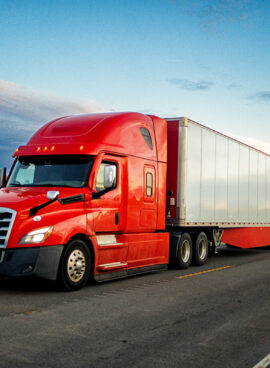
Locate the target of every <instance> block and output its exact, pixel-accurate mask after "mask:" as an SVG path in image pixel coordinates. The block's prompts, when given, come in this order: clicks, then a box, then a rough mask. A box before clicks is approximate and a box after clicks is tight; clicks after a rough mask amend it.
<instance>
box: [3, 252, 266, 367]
mask: <svg viewBox="0 0 270 368" xmlns="http://www.w3.org/2000/svg"><path fill="white" fill-rule="evenodd" d="M269 265H270V249H268V248H265V249H257V250H238V249H228V248H226V247H223V248H221V249H220V252H219V254H218V255H216V256H214V257H211V258H210V259H209V260H208V262H207V264H206V265H204V266H202V267H190V268H189V269H188V270H185V271H180V270H171V269H170V270H168V271H165V272H160V273H154V274H147V275H142V276H136V277H132V278H129V279H124V280H118V281H113V282H107V283H103V284H99V285H89V286H87V287H85V288H84V289H82V290H80V291H78V292H74V293H64V292H59V291H57V290H56V288H55V287H54V285H53V284H52V283H49V282H45V281H42V280H36V279H16V280H1V281H0V342H1V346H2V348H1V350H0V367H1V368H2V367H5V368H6V367H13V368H16V367H18V368H19V367H20V368H21V367H63V366H65V367H94V368H98V367H147V368H148V367H184V368H186V367H187V368H189V367H191V368H193V367H196V368H197V367H204V368H205V367H215V368H223V367H224V368H227V367H238V368H239V367H240V368H241V367H253V366H254V365H255V364H256V363H258V362H259V361H261V360H262V359H263V358H264V357H265V356H267V355H268V354H269V353H270V315H269V311H270V291H269V280H270V267H269ZM206 271H207V272H206ZM183 276H186V277H183Z"/></svg>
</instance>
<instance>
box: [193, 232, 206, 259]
mask: <svg viewBox="0 0 270 368" xmlns="http://www.w3.org/2000/svg"><path fill="white" fill-rule="evenodd" d="M208 252H209V242H208V239H207V236H206V234H205V233H204V232H201V233H199V234H198V236H197V238H196V242H195V244H194V249H193V260H192V261H193V263H194V264H195V265H197V266H202V265H203V264H205V262H206V260H207V258H208Z"/></svg>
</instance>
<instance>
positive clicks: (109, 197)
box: [91, 155, 122, 234]
mask: <svg viewBox="0 0 270 368" xmlns="http://www.w3.org/2000/svg"><path fill="white" fill-rule="evenodd" d="M121 182H122V165H121V157H115V156H111V155H106V156H104V157H103V159H102V161H101V163H100V166H99V168H98V171H97V174H96V178H95V188H92V189H93V193H92V200H91V212H92V215H93V225H94V231H95V233H96V234H97V233H107V232H108V233H117V232H118V231H119V228H120V223H121V221H122V213H121V212H122V211H121V198H122V192H121Z"/></svg>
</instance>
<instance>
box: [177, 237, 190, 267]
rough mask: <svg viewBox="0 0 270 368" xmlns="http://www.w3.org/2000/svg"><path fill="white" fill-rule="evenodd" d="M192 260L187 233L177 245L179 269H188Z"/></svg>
mask: <svg viewBox="0 0 270 368" xmlns="http://www.w3.org/2000/svg"><path fill="white" fill-rule="evenodd" d="M191 259H192V240H191V237H190V235H189V234H188V233H184V234H183V235H182V236H181V238H180V240H179V244H178V249H177V264H178V267H179V268H180V269H182V270H183V269H185V268H188V267H189V265H190V262H191Z"/></svg>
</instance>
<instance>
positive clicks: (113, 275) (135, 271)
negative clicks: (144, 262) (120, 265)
mask: <svg viewBox="0 0 270 368" xmlns="http://www.w3.org/2000/svg"><path fill="white" fill-rule="evenodd" d="M167 268H168V264H167V263H165V264H159V265H152V266H145V267H138V268H132V269H129V270H123V271H116V272H110V273H108V272H106V273H102V274H97V275H94V279H95V281H97V282H102V281H109V280H115V279H122V278H125V277H129V276H134V275H141V274H143V273H149V272H155V271H161V270H167Z"/></svg>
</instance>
